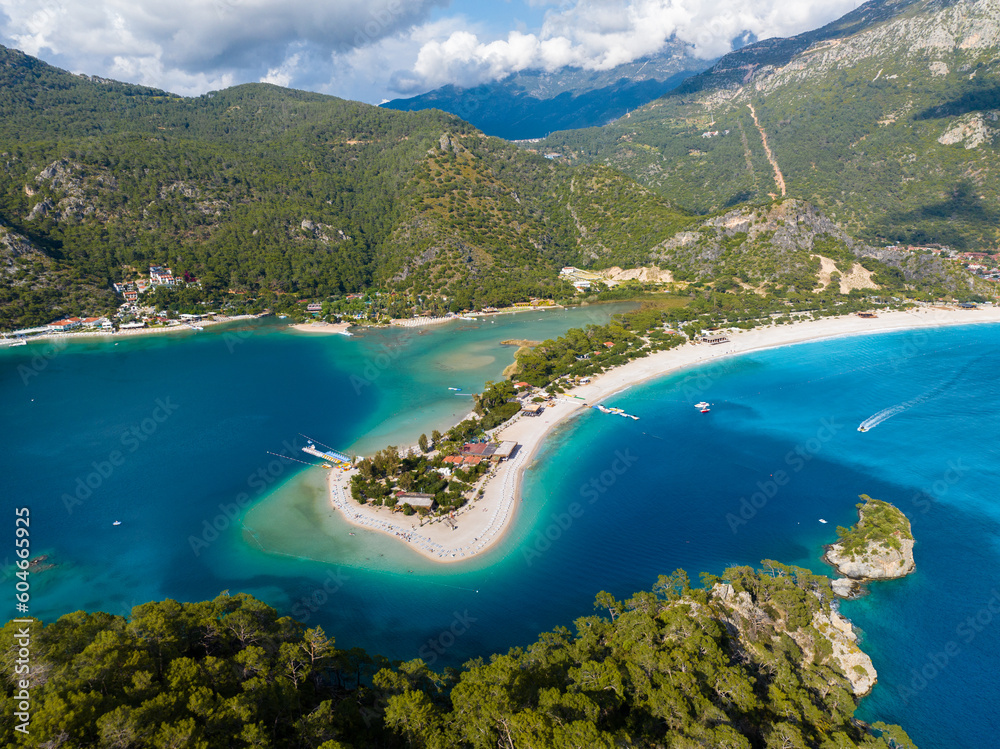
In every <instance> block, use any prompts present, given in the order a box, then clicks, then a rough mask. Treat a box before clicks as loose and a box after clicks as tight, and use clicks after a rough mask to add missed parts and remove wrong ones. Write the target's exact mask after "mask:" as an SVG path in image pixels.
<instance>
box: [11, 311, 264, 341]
mask: <svg viewBox="0 0 1000 749" xmlns="http://www.w3.org/2000/svg"><path fill="white" fill-rule="evenodd" d="M258 317H261V315H234V316H232V317H225V316H222V315H217V316H216V319H214V320H199V321H198V323H197V324H198V325H199V326H200V327H202V328H206V327H209V326H211V325H221V324H222V323H227V322H235V321H237V320H255V319H257V318H258ZM184 332H191V333H197V332H198V330H197V329H196V328H192V327H191V326H190V325H187V324H185V323H179V324H177V325H168V326H166V327H156V328H129V329H128V330H117V331H111V332H108V331H106V330H81V331H79V332H75V333H54V332H53V333H38V334H37V335H33V336H31V337H30V338H25V341H26V342H27V343H28V344H29V345H30V344H32V343H35V342H37V341H62V342H66V341H74V340H77V339H80V340H84V339H89V338H125V337H127V336H142V335H162V334H164V333H184ZM10 340H12V339H10ZM0 348H10V344H8V345H7V346H2V347H0Z"/></svg>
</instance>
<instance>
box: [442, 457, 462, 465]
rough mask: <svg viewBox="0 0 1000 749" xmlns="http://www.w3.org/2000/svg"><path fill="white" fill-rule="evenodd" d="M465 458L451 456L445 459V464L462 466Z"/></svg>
mask: <svg viewBox="0 0 1000 749" xmlns="http://www.w3.org/2000/svg"><path fill="white" fill-rule="evenodd" d="M463 460H464V458H463V457H462V456H461V455H449V456H448V457H446V458H445V459H444V462H445V463H453V464H455V465H462V461H463Z"/></svg>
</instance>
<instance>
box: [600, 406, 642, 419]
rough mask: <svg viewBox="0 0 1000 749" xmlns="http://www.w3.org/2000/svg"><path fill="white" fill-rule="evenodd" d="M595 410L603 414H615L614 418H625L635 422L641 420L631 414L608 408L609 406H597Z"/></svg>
mask: <svg viewBox="0 0 1000 749" xmlns="http://www.w3.org/2000/svg"><path fill="white" fill-rule="evenodd" d="M593 408H596V409H597V410H598V411H600V412H601V413H602V414H613V415H614V416H623V417H625V418H626V419H632V420H634V421H638V420H639V417H638V416H633V415H632V414H630V413H625V412H624V411H622V410H621V409H620V408H608V407H607V406H602V405H600V404H598V405H596V406H593Z"/></svg>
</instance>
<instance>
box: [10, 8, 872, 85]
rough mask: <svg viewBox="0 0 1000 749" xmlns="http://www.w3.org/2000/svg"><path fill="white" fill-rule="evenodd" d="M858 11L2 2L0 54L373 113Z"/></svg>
mask: <svg viewBox="0 0 1000 749" xmlns="http://www.w3.org/2000/svg"><path fill="white" fill-rule="evenodd" d="M855 5H856V3H855V0H510V1H509V2H503V1H502V0H501V1H499V2H486V3H483V2H473V0H452V1H449V0H0V42H2V43H3V44H4V45H6V46H9V47H14V48H17V49H20V50H23V51H24V52H27V53H28V54H30V55H34V56H36V57H40V58H41V59H43V60H45V61H46V62H50V63H52V64H54V65H58V66H60V67H63V68H66V69H68V70H71V71H73V72H80V73H89V74H92V75H100V76H105V77H109V78H115V79H118V80H123V81H129V82H134V83H142V84H145V85H148V86H155V87H158V88H164V89H167V90H169V91H173V92H175V93H179V94H185V95H197V94H201V93H204V92H206V91H211V90H217V89H220V88H224V87H226V86H231V85H235V84H238V83H246V82H249V81H268V82H271V83H275V84H278V85H282V86H290V87H293V88H301V89H307V90H310V91H319V92H322V93H327V94H332V95H335V96H340V97H343V98H347V99H357V100H360V101H365V102H369V103H372V104H377V103H379V102H380V101H383V100H385V99H392V98H400V97H406V96H413V95H415V94H418V93H422V92H424V91H428V90H431V89H433V88H437V87H439V86H442V85H444V84H447V83H453V84H456V85H460V86H472V85H477V84H479V83H484V82H488V81H492V80H497V79H500V78H503V77H504V76H507V75H510V74H511V73H515V72H517V71H519V70H525V69H544V70H548V71H556V70H559V69H560V68H562V67H564V66H567V65H569V66H576V67H583V68H587V69H594V70H604V69H609V68H612V67H614V66H616V65H619V64H622V63H626V62H630V61H631V60H634V59H636V58H639V57H643V56H646V55H650V54H655V53H656V52H657V51H659V50H660V49H661V48H662V47H663V46H664V44H665V42H666V41H667V40H668V39H670V38H676V39H680V40H682V41H684V42H686V43H687V45H688V49H689V50H690V54H691V55H692V56H694V57H698V58H701V59H711V58H714V57H717V56H719V55H721V54H724V53H725V52H727V51H729V49H730V47H731V41H732V39H734V38H736V37H738V36H740V35H741V34H742V33H743V32H746V31H749V32H751V33H753V34H754V35H755V36H756V37H757V38H760V39H765V38H768V37H772V36H789V35H792V34H796V33H800V32H802V31H807V30H809V29H813V28H816V27H818V26H821V25H823V24H824V23H827V22H829V21H832V20H834V19H835V18H838V17H839V16H841V15H843V14H844V13H846V12H848V11H850V10H852V9H853V8H854V7H855Z"/></svg>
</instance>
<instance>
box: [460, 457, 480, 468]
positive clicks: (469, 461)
mask: <svg viewBox="0 0 1000 749" xmlns="http://www.w3.org/2000/svg"><path fill="white" fill-rule="evenodd" d="M462 462H463V463H464V464H465V465H470V466H477V465H479V464H480V463H482V462H483V458H482V457H480V456H479V455H466V456H465V458H463V459H462Z"/></svg>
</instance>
